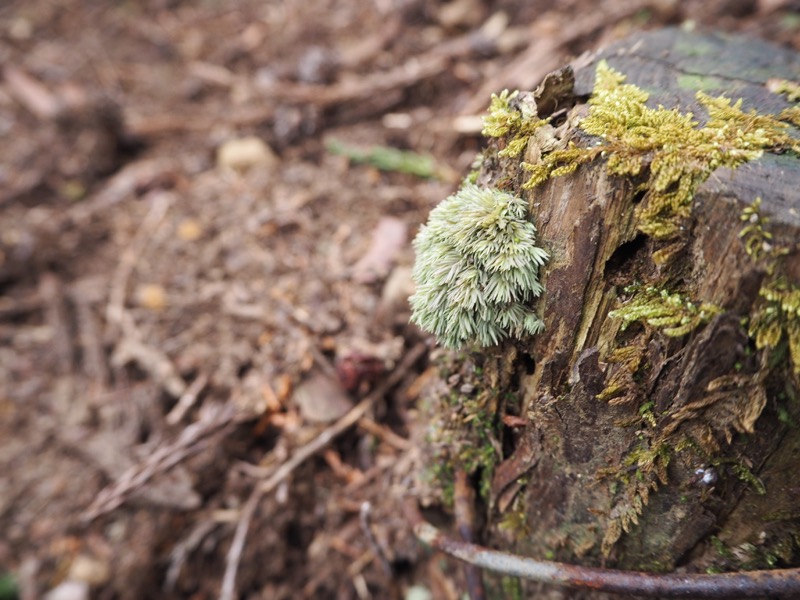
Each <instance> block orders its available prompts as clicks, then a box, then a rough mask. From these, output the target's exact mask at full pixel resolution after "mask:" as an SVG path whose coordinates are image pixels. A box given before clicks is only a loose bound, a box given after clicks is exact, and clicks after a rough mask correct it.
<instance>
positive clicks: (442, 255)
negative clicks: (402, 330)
mask: <svg viewBox="0 0 800 600" xmlns="http://www.w3.org/2000/svg"><path fill="white" fill-rule="evenodd" d="M527 213H528V206H527V203H526V202H525V201H524V200H523V199H522V198H519V197H517V196H514V195H512V194H508V193H505V192H500V191H498V190H491V189H482V188H479V187H478V186H476V185H473V184H471V183H466V184H465V185H464V186H463V187H462V188H461V189H460V190H459V191H458V192H457V193H456V194H454V195H452V196H450V197H449V198H447V199H445V200H444V201H443V202H442V203H441V204H439V206H437V207H436V208H435V209H433V211H431V214H430V217H429V220H428V223H427V224H426V225H424V226H423V227H422V228H421V229H420V232H419V234H418V235H417V238H416V239H415V240H414V248H415V250H416V253H417V260H416V263H415V265H414V271H413V278H414V283H415V284H416V292H415V294H414V295H413V296H411V298H410V303H411V308H412V311H413V312H412V317H411V319H412V321H413V322H415V323H416V324H418V325H419V326H420V327H421V328H422V329H424V330H425V331H428V332H430V333H432V334H434V335H435V336H436V338H437V340H438V341H439V343H440V344H442V345H443V346H445V347H447V348H453V349H456V348H461V347H463V346H465V345H467V344H470V343H476V344H478V345H480V346H490V345H494V344H497V343H499V342H500V341H502V340H504V339H506V338H508V337H516V338H520V337H523V336H525V335H532V334H536V333H539V332H540V331H541V330H542V328H543V323H542V320H541V319H540V318H539V316H538V315H537V314H536V312H535V311H534V310H533V309H532V308H531V307H530V301H531V300H533V299H534V298H536V297H537V296H539V295H540V294H541V293H542V291H543V288H542V285H541V284H540V283H539V268H540V267H541V266H542V265H543V264H544V263H545V261H546V260H547V253H546V252H545V251H544V250H543V249H542V248H540V247H539V246H537V244H536V227H535V226H534V224H533V223H532V222H531V221H529V220H528V218H527Z"/></svg>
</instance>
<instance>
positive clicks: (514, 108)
mask: <svg viewBox="0 0 800 600" xmlns="http://www.w3.org/2000/svg"><path fill="white" fill-rule="evenodd" d="M518 98H519V91H515V92H509V91H508V90H503V91H502V92H500V94H499V95H498V94H492V100H491V103H490V104H489V114H488V115H486V116H485V117H484V118H483V132H482V133H483V135H485V136H487V137H495V138H502V137H508V138H509V139H508V141H507V144H506V147H505V148H504V149H503V150H501V151H500V152H499V153H498V155H499V156H508V157H515V156H519V155H520V154H522V152H523V151H524V150H525V147H526V146H527V145H528V139H529V138H530V136H531V135H533V133H534V132H535V131H536V130H537V129H539V127H541V126H542V125H544V124H545V123H547V122H548V120H547V119H540V118H539V117H538V116H537V115H536V109H535V107H534V106H532V105H528V104H527V103H525V102H517V99H518Z"/></svg>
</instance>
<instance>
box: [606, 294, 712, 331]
mask: <svg viewBox="0 0 800 600" xmlns="http://www.w3.org/2000/svg"><path fill="white" fill-rule="evenodd" d="M625 292H626V293H629V294H633V295H632V297H631V299H630V300H628V301H627V302H626V303H625V304H624V305H623V306H622V307H620V308H618V309H617V310H613V311H611V312H610V313H608V316H609V317H612V318H619V319H622V330H623V331H624V330H625V329H626V328H627V327H628V326H629V325H630V324H631V323H634V322H642V323H646V324H647V325H649V326H650V327H652V328H654V329H656V330H658V331H661V332H662V333H663V334H664V335H666V336H668V337H682V336H684V335H686V334H688V333H690V332H691V331H693V330H694V329H696V328H697V327H699V326H700V325H703V324H705V323H708V322H709V321H710V320H711V319H712V317H714V315H717V314H719V313H721V312H722V309H721V308H719V307H718V306H714V305H713V304H708V303H702V304H697V303H695V302H692V301H690V300H688V299H687V298H686V297H685V296H684V295H682V294H679V293H672V294H671V293H669V292H668V291H667V290H664V289H658V288H656V287H654V286H647V287H641V286H629V287H627V288H625Z"/></svg>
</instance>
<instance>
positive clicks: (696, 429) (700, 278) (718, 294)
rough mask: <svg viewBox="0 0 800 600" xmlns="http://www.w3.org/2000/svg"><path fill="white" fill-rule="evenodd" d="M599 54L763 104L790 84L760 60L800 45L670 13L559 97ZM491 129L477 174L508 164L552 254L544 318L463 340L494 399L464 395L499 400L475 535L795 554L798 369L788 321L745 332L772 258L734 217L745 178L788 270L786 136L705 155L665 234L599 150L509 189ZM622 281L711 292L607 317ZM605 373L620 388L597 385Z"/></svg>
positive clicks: (563, 547) (665, 558)
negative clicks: (509, 331) (658, 233)
mask: <svg viewBox="0 0 800 600" xmlns="http://www.w3.org/2000/svg"><path fill="white" fill-rule="evenodd" d="M603 58H604V59H606V60H607V61H608V63H609V65H610V66H611V67H612V68H614V69H615V70H617V71H620V72H621V73H623V74H625V75H626V77H627V81H626V82H627V83H632V84H635V85H637V86H639V87H641V88H642V89H644V90H646V91H647V92H649V93H650V99H649V101H648V106H652V107H656V106H657V105H664V106H665V107H667V108H672V107H677V108H679V109H680V110H681V112H687V111H689V112H692V113H693V114H694V115H695V117H696V118H697V119H698V120H700V121H702V120H703V119H704V118H705V111H704V109H703V108H702V107H700V106H699V105H698V103H697V102H696V101H695V93H696V91H697V90H702V91H704V92H706V93H708V94H709V95H711V96H717V95H720V94H724V95H725V96H726V97H728V98H732V99H733V100H736V99H738V98H743V99H744V106H743V107H744V109H745V110H749V109H750V108H755V109H757V111H758V113H759V114H767V113H770V114H777V113H780V112H781V111H782V110H783V109H785V108H787V107H788V106H790V104H789V103H787V101H786V99H785V98H784V97H783V96H780V95H777V94H774V93H772V92H770V91H768V89H767V88H766V86H765V83H766V82H767V80H768V79H770V78H784V79H788V80H792V81H798V80H800V57H798V55H796V54H794V53H791V52H789V51H785V50H781V49H777V48H774V47H772V46H769V45H767V44H765V43H762V42H757V41H745V40H742V39H730V38H727V37H722V36H706V35H692V34H687V33H684V32H681V31H677V30H668V31H662V32H656V33H649V34H642V35H637V36H634V37H633V38H631V39H628V40H626V41H624V42H621V43H619V44H616V45H614V46H612V47H610V48H608V49H606V50H605V51H602V52H601V53H599V54H598V55H597V56H595V57H593V58H592V60H591V62H589V63H588V64H584V65H583V66H582V67H580V68H576V71H575V78H576V84H575V99H574V100H573V101H572V102H571V104H575V103H576V102H577V106H575V108H573V109H572V110H571V112H570V113H569V115H578V114H586V110H587V109H586V107H585V106H584V107H582V106H581V102H584V101H585V100H586V98H588V96H589V94H590V93H591V91H592V86H593V84H594V76H595V68H596V65H597V63H598V61H599V60H600V59H603ZM564 102H565V103H567V100H564ZM558 104H559V103H558V102H556V103H555V105H554V106H555V107H556V110H558V109H559V108H561V107H560V106H559V105H558ZM569 106H570V103H568V104H567V106H564V108H569ZM570 118H571V117H570V116H567V119H568V123H569V119H570ZM794 135H797V133H796V132H795V134H794ZM579 138H580V134H575V139H577V140H578V142H579V143H581V139H579ZM582 141H583V143H585V142H586V136H585V135H584V137H583V138H582ZM499 147H502V141H501V142H500V145H499V146H493V147H492V148H490V149H489V151H488V152H487V154H486V156H487V159H486V160H485V162H484V166H483V169H482V172H481V174H480V177H479V181H480V183H481V184H483V185H490V186H491V185H504V186H505V189H509V184H508V182H509V181H511V182H512V184H511V187H512V188H513V190H514V191H516V192H517V193H519V194H522V195H523V197H525V198H527V199H528V200H529V201H530V204H531V211H532V215H533V219H534V222H535V223H536V225H537V228H538V231H539V237H540V240H541V242H542V244H543V246H544V247H545V248H546V249H547V250H548V252H549V253H550V256H551V259H550V262H549V264H548V265H547V267H546V268H545V269H544V270H543V278H544V282H545V287H546V292H545V294H544V295H543V296H542V298H541V299H540V300H539V304H538V308H539V311H540V314H541V316H542V318H543V319H544V322H545V325H546V327H545V330H544V333H542V334H540V335H538V336H536V337H534V338H531V340H529V341H523V342H520V343H514V344H508V345H507V346H505V347H504V349H502V350H501V351H500V354H498V353H497V351H488V352H486V353H485V354H484V355H482V356H478V357H473V358H471V359H466V362H467V363H469V364H470V365H473V364H479V365H480V366H481V368H482V369H483V370H484V371H479V372H483V373H484V375H483V376H482V378H481V380H482V381H483V382H489V383H493V384H495V385H496V386H497V387H495V388H494V389H493V390H492V392H491V394H490V396H491V397H492V398H495V399H496V400H494V401H491V402H484V401H483V400H480V396H479V400H478V404H481V406H483V407H484V408H487V410H495V411H496V413H495V415H494V417H493V422H494V423H495V425H496V426H497V427H498V428H499V429H498V430H499V431H501V433H500V434H499V435H498V437H499V438H502V439H498V440H497V441H495V445H494V448H495V451H496V452H498V453H501V454H502V456H501V457H500V458H499V460H498V464H497V465H495V466H494V468H493V469H492V471H491V472H492V479H491V485H487V486H485V487H486V489H485V492H486V493H485V496H486V498H485V499H486V502H487V513H488V514H487V519H488V522H487V527H486V532H485V533H486V534H485V541H486V542H487V543H488V544H489V545H492V546H494V547H499V548H502V549H505V550H510V551H514V552H517V553H519V554H523V555H527V556H534V557H538V558H553V559H556V560H563V561H567V562H572V563H579V564H584V565H606V566H613V567H620V568H628V569H638V570H653V571H672V570H674V569H676V568H678V567H683V566H685V567H687V568H688V569H690V570H705V569H708V568H718V569H723V570H725V569H739V568H769V567H770V566H772V565H782V566H796V565H798V564H800V494H799V493H798V489H800V487H798V486H800V484H798V483H797V481H798V480H797V477H796V473H797V468H798V452H800V426H798V423H800V400H798V395H797V394H798V377H797V371H796V370H795V369H794V367H793V365H792V361H791V359H790V357H789V355H788V352H787V351H786V341H785V339H784V340H783V341H782V342H781V344H782V345H780V346H779V347H777V348H758V347H757V346H756V343H755V341H754V339H753V337H752V333H750V332H749V331H748V324H747V323H748V319H751V320H752V317H753V315H754V313H755V312H756V311H757V310H758V306H759V303H763V302H764V297H763V294H760V291H763V289H764V288H765V286H768V284H769V281H770V278H771V277H775V276H776V275H775V271H774V263H770V262H769V261H768V260H765V259H763V257H762V258H761V259H759V260H755V259H754V258H753V256H752V255H751V254H748V252H747V251H746V248H745V243H744V241H745V240H743V238H742V237H740V232H741V231H742V228H743V221H742V219H741V216H742V214H743V212H744V211H745V209H746V207H748V206H750V205H751V204H752V203H753V201H754V200H755V199H756V198H757V197H760V198H761V205H760V210H759V215H760V217H761V222H762V223H764V229H765V230H767V231H768V232H769V233H770V234H771V235H772V236H773V237H772V238H771V239H770V240H769V244H770V245H768V246H764V248H766V250H768V251H772V250H773V249H774V248H781V249H783V250H784V251H785V252H784V253H783V254H781V255H780V256H779V257H778V258H776V261H780V267H779V271H780V274H781V275H780V276H781V277H782V278H783V279H782V281H784V283H786V284H787V285H788V286H790V287H791V286H798V285H800V244H799V243H798V241H799V240H800V161H798V159H797V156H796V155H795V154H793V153H791V152H787V153H783V154H775V153H769V152H765V153H764V155H763V157H762V158H760V159H758V160H755V161H752V162H749V163H746V164H744V165H742V166H740V167H738V168H736V169H733V170H730V169H718V170H716V171H714V172H713V174H712V175H711V176H710V177H709V178H708V180H707V181H706V182H705V183H703V184H702V185H701V186H700V188H699V189H698V190H697V193H696V194H695V197H694V201H693V204H692V207H691V213H690V216H689V217H688V218H686V219H685V220H683V221H682V222H681V226H682V229H681V231H680V232H679V234H678V235H677V236H673V237H672V238H671V239H669V240H666V241H665V240H657V239H654V238H653V237H651V236H648V235H646V234H644V233H642V232H641V229H640V224H641V223H640V217H639V214H640V212H639V211H640V208H641V205H642V203H643V202H644V203H646V202H647V196H646V195H645V197H644V200H642V194H641V193H637V188H636V186H637V185H638V184H640V183H642V180H641V178H640V179H638V180H636V181H635V182H633V181H630V180H629V179H628V178H625V177H619V176H613V175H609V174H608V173H607V170H606V165H605V161H604V160H602V159H599V160H597V161H593V162H591V163H589V164H586V165H583V166H581V167H580V168H579V169H578V170H577V171H576V172H575V173H573V174H571V175H567V176H564V177H556V178H551V179H550V180H548V181H546V182H545V183H544V184H542V185H540V186H539V187H536V188H535V189H533V190H531V191H527V190H526V191H523V190H522V187H521V186H522V183H523V182H524V181H525V180H526V177H527V174H526V173H525V172H524V171H523V170H522V169H520V168H518V163H515V161H513V160H510V159H506V158H499V157H497V151H498V148H499ZM530 154H531V148H529V149H528V156H530ZM753 219H755V217H753ZM664 248H668V250H667V251H665V252H662V254H661V258H659V259H658V260H657V261H656V260H654V253H658V251H659V250H663V249H664ZM667 254H671V256H670V257H668V258H666V259H665V258H664V256H666V255H667ZM657 263H658V264H657ZM634 283H639V284H641V285H645V286H646V285H651V286H653V287H655V288H658V289H664V290H668V291H670V292H671V291H676V290H679V291H680V293H681V294H682V297H684V298H689V299H692V300H693V301H694V302H695V303H700V302H703V303H709V304H711V305H715V306H716V307H719V308H720V309H721V310H720V312H719V313H718V314H716V316H714V317H713V318H712V319H708V320H706V321H704V322H703V323H700V324H698V325H697V326H696V327H693V328H691V330H690V331H688V333H686V334H685V335H677V336H668V335H665V333H664V331H663V329H661V328H659V327H654V326H651V325H648V324H647V323H643V322H633V323H632V324H631V325H630V326H629V327H628V328H627V329H624V330H623V328H622V327H621V321H620V319H619V318H613V317H609V312H610V311H612V310H614V309H618V308H620V306H624V304H625V302H626V301H628V300H629V299H630V294H629V293H626V292H625V291H624V289H625V287H626V286H629V285H631V284H634ZM799 316H800V315H799ZM784 337H785V336H784ZM620 348H628V349H629V350H628V354H627V355H626V356H628V358H627V359H622V358H620V356H619V353H617V354H616V355H615V351H618V350H619V349H620ZM632 354H635V360H631V355H632ZM459 360H461V361H462V362H461V363H458V362H457V361H456V362H457V365H458V364H460V366H455V367H454V366H453V364H452V363H450V365H449V367H450V372H451V373H452V372H453V371H454V370H459V369H460V372H461V374H462V376H461V378H456V379H452V377H451V381H450V383H451V387H458V385H461V386H462V390H461V392H458V393H462V394H463V393H464V389H463V381H464V378H465V377H466V375H464V373H466V372H467V371H469V370H470V369H472V366H470V367H469V368H465V367H464V364H465V363H464V362H463V360H464V359H463V358H461V359H459ZM473 371H474V369H473ZM614 382H617V383H619V384H620V385H618V386H617V387H618V388H619V389H618V390H617V391H616V392H611V393H606V394H605V395H604V390H605V391H606V392H608V390H609V387H610V385H611V383H614ZM453 383H457V385H456V386H453ZM478 385H480V383H479V384H478ZM470 391H471V387H470V386H468V387H467V388H466V392H467V393H469V392H470ZM487 397H489V396H486V395H485V396H483V398H484V399H485V398H487ZM510 397H514V398H516V399H517V402H514V401H510V400H508V398H510ZM765 398H766V401H764V399H765ZM508 414H513V415H514V416H513V418H509V417H508V416H507V415H508ZM501 423H505V425H502V426H501V425H500V424H501ZM753 423H754V425H753ZM750 429H752V432H751V431H749V430H750ZM453 457H454V459H455V460H458V452H456V453H454V454H453ZM470 464H471V465H472V466H474V464H475V463H474V462H473V463H470ZM467 466H468V468H469V466H470V465H469V464H468V465H467ZM481 467H482V468H483V469H484V471H486V470H488V469H489V467H487V465H486V463H485V462H484V463H481ZM701 469H702V471H699V470H701ZM474 472H475V469H473V473H474ZM484 475H485V473H484ZM703 476H705V481H704V480H703ZM759 482H760V483H759ZM761 484H763V488H762V487H761ZM637 521H638V523H637ZM624 529H626V530H627V531H624ZM712 538H713V541H712Z"/></svg>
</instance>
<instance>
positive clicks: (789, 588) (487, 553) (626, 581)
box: [405, 497, 800, 598]
mask: <svg viewBox="0 0 800 600" xmlns="http://www.w3.org/2000/svg"><path fill="white" fill-rule="evenodd" d="M405 508H406V516H407V518H408V520H409V521H410V522H411V524H412V525H413V527H414V534H415V535H416V536H417V539H418V540H420V541H421V542H423V543H425V544H426V545H428V546H430V547H431V548H434V549H436V550H439V551H441V552H444V553H445V554H449V555H450V556H453V557H455V558H457V559H459V560H462V561H464V562H466V563H468V564H470V565H474V566H476V567H479V568H481V569H487V570H490V571H494V572H495V573H500V574H503V575H509V576H511V577H522V578H524V579H530V580H532V581H539V582H541V583H548V584H554V585H560V586H565V587H570V588H575V589H584V590H592V591H596V592H613V593H618V594H624V595H625V597H626V598H627V597H630V596H648V597H658V598H689V597H692V598H694V597H697V598H765V597H769V598H797V597H798V594H800V569H774V570H771V571H739V572H736V573H720V574H717V575H706V574H704V573H668V574H661V573H657V574H653V573H643V572H638V571H617V570H614V569H602V568H597V567H584V566H579V565H571V564H567V563H559V562H553V561H549V560H536V559H533V558H528V557H524V556H519V555H516V554H511V553H509V552H501V551H499V550H492V549H490V548H486V547H484V546H479V545H477V544H471V543H468V542H463V541H460V540H457V539H455V538H452V537H449V536H447V535H445V534H444V533H442V532H441V531H439V530H438V529H437V528H436V527H434V526H433V525H431V524H430V523H428V522H427V521H425V519H424V518H423V517H422V513H421V512H420V510H419V506H418V505H417V501H416V500H415V499H414V498H410V497H409V498H407V499H406V503H405Z"/></svg>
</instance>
